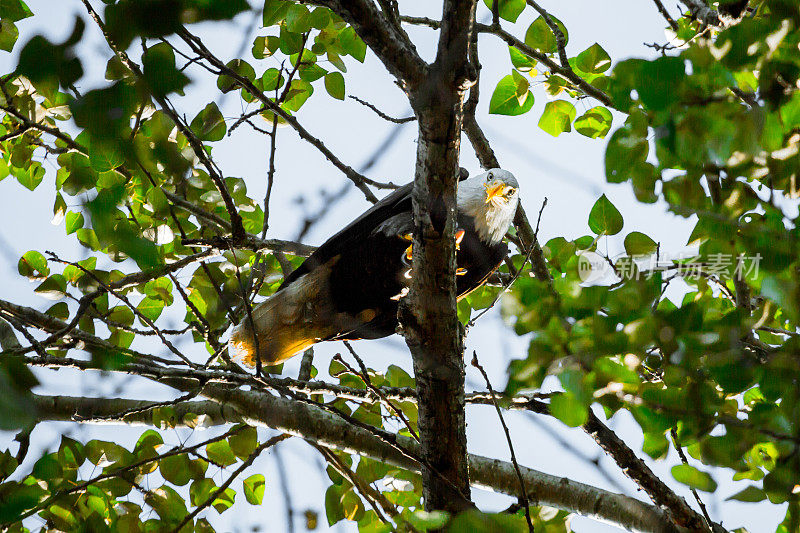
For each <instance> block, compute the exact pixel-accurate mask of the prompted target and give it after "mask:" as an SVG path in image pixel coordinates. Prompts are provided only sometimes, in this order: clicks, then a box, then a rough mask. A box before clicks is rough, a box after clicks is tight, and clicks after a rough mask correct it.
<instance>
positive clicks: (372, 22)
mask: <svg viewBox="0 0 800 533" xmlns="http://www.w3.org/2000/svg"><path fill="white" fill-rule="evenodd" d="M320 3H321V4H322V5H325V6H327V7H328V8H330V9H331V10H333V12H334V13H336V14H337V15H339V16H340V17H342V18H343V19H344V20H345V22H347V23H348V24H350V26H352V27H353V29H354V30H355V31H356V33H357V34H358V36H359V37H361V40H363V41H364V43H366V45H367V46H369V48H370V49H371V50H372V52H373V53H374V54H375V55H376V56H378V59H380V60H381V62H382V63H383V65H384V66H385V67H386V70H388V71H389V72H390V73H391V74H392V75H393V76H394V77H395V78H397V79H398V80H400V81H401V82H402V83H403V85H405V87H406V89H407V90H408V89H413V88H414V87H416V86H417V85H418V84H420V83H422V82H423V80H424V78H425V77H426V76H427V73H428V65H427V64H426V63H425V61H423V60H422V58H421V57H419V54H418V53H417V49H416V48H415V47H414V44H413V43H412V42H411V40H410V39H409V38H408V36H407V35H406V34H405V32H403V31H402V30H401V29H400V28H398V27H397V26H396V25H394V24H392V23H391V22H390V21H389V20H387V18H386V17H385V16H384V15H383V14H382V13H381V12H380V11H379V10H378V8H377V7H376V6H375V4H373V3H372V2H371V1H369V0H348V1H346V2H345V1H341V0H327V1H321V2H320Z"/></svg>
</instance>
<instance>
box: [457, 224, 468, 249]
mask: <svg viewBox="0 0 800 533" xmlns="http://www.w3.org/2000/svg"><path fill="white" fill-rule="evenodd" d="M466 233H467V232H466V231H464V230H463V229H460V230H458V231H456V250H459V249H460V248H461V241H463V240H464V235H465V234H466Z"/></svg>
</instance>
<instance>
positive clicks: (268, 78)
mask: <svg viewBox="0 0 800 533" xmlns="http://www.w3.org/2000/svg"><path fill="white" fill-rule="evenodd" d="M283 84H284V79H283V75H282V74H281V73H280V71H279V70H278V69H276V68H269V69H267V70H266V71H264V74H263V75H262V76H261V89H262V90H263V91H274V90H275V89H279V88H281V87H282V86H283Z"/></svg>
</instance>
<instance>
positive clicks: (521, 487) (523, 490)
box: [472, 350, 533, 533]
mask: <svg viewBox="0 0 800 533" xmlns="http://www.w3.org/2000/svg"><path fill="white" fill-rule="evenodd" d="M472 366H474V367H475V368H477V369H478V370H479V371H480V373H481V375H482V376H483V379H484V381H486V388H487V389H489V394H491V396H492V403H493V404H494V409H495V411H497V417H498V418H499V419H500V424H501V425H502V426H503V432H505V434H506V442H508V450H509V452H511V464H513V465H514V470H516V472H517V478H519V490H520V492H521V495H520V498H521V499H522V501H524V502H525V519H526V520H527V521H528V531H529V532H530V533H533V522H532V521H531V511H530V505H528V501H529V499H528V491H527V489H526V488H525V480H524V479H523V477H522V471H521V470H520V469H519V463H517V455H516V454H515V453H514V444H513V443H512V442H511V433H510V432H509V431H508V426H507V425H506V421H505V419H504V418H503V413H502V411H500V406H499V405H498V404H497V398H496V397H495V394H494V390H493V389H492V384H491V382H490V381H489V376H488V375H487V374H486V371H485V370H484V369H483V367H482V366H481V364H480V363H479V362H478V352H476V351H474V350H473V351H472Z"/></svg>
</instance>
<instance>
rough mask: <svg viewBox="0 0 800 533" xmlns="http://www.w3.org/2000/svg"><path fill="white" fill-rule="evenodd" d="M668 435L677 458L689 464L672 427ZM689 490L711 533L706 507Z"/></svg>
mask: <svg viewBox="0 0 800 533" xmlns="http://www.w3.org/2000/svg"><path fill="white" fill-rule="evenodd" d="M669 434H670V435H671V436H672V444H673V445H674V446H675V450H676V451H677V452H678V456H679V457H680V458H681V462H682V463H683V464H685V465H688V464H689V459H687V458H686V454H685V453H683V448H681V443H680V440H678V431H677V430H676V429H675V428H674V427H673V428H670V430H669ZM689 490H691V491H692V496H694V499H695V501H696V502H697V505H699V506H700V510H701V511H703V517H704V518H705V519H706V526H707V528H708V530H709V531H711V532H712V533H713V531H714V527H713V525H712V524H713V523H714V522H712V521H711V517H710V516H709V515H708V509H706V505H705V504H704V503H703V500H701V499H700V495H699V494H697V491H696V490H695V489H694V487H690V488H689Z"/></svg>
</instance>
